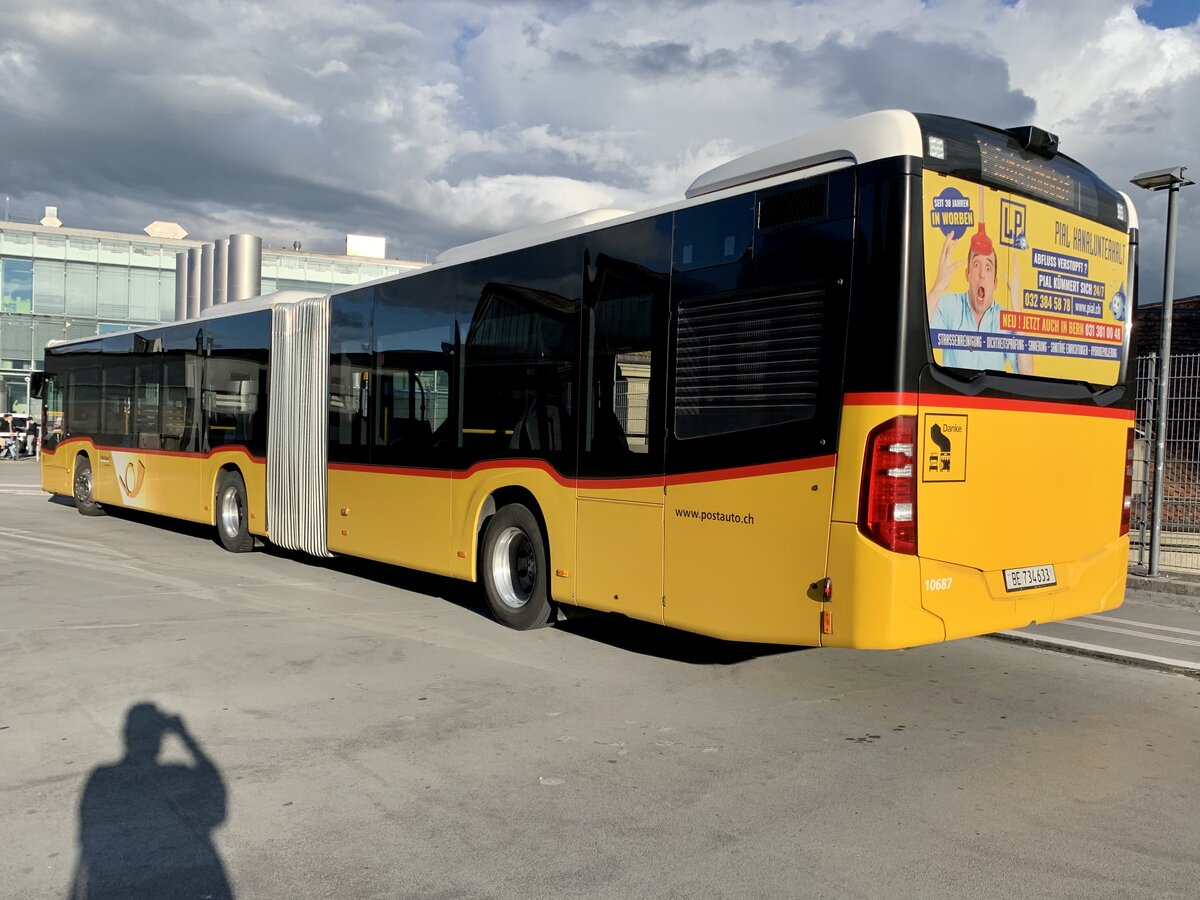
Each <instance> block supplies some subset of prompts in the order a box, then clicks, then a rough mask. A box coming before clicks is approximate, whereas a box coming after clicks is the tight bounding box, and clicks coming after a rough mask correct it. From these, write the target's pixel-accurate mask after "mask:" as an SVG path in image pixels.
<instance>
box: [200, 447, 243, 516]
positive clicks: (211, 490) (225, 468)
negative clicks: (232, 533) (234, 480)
mask: <svg viewBox="0 0 1200 900" xmlns="http://www.w3.org/2000/svg"><path fill="white" fill-rule="evenodd" d="M226 472H232V473H233V474H235V475H237V476H238V477H239V478H241V479H242V484H243V485H246V473H245V472H243V471H242V467H241V466H239V465H238V464H237V463H236V462H234V461H233V460H228V461H226V462H223V463H221V465H219V466H217V467H216V468H215V469H213V473H212V481H211V482H210V483H209V485H208V496H209V498H210V501H211V502H210V503H209V517H208V518H209V522H208V524H209V525H213V526H215V525H216V524H217V486H218V485H219V484H220V483H221V476H222V475H224V474H225V473H226ZM247 491H249V486H248V485H247Z"/></svg>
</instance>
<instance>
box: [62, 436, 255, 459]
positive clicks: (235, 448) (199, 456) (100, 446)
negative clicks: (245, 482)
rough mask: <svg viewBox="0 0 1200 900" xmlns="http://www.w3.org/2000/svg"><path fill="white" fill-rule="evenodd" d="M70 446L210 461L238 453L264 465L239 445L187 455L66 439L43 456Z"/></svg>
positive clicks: (86, 440) (81, 439) (180, 451)
mask: <svg viewBox="0 0 1200 900" xmlns="http://www.w3.org/2000/svg"><path fill="white" fill-rule="evenodd" d="M71 444H80V445H90V446H92V447H95V448H96V450H97V451H100V450H105V451H107V452H109V453H144V454H146V455H147V456H176V457H179V458H180V459H212V458H213V457H214V456H216V455H217V454H218V453H240V454H242V455H243V456H245V457H246V458H247V459H249V460H250V461H251V462H255V463H258V464H259V465H266V462H267V460H266V457H262V456H255V455H254V454H252V453H251V452H250V451H249V450H247V449H246V448H245V447H243V446H242V445H241V444H230V445H229V446H228V447H218V448H217V449H216V450H209V451H208V452H207V453H188V452H187V451H186V450H148V449H143V448H141V447H112V446H109V445H107V444H93V443H91V441H89V440H88V439H87V438H67V440H65V441H63V442H62V443H60V444H59V445H58V446H57V447H55V448H54V449H53V450H48V449H46V448H44V447H43V448H42V455H43V456H54V455H55V454H56V453H57V452H58V451H59V450H62V449H64V448H65V447H69V446H70V445H71Z"/></svg>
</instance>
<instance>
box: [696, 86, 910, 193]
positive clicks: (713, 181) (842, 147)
mask: <svg viewBox="0 0 1200 900" xmlns="http://www.w3.org/2000/svg"><path fill="white" fill-rule="evenodd" d="M922 152H923V151H922V149H921V126H920V125H919V124H917V117H916V116H915V115H914V114H913V113H911V112H906V111H904V110H899V109H887V110H882V111H880V112H872V113H867V114H866V115H862V116H856V117H855V118H853V119H847V120H846V121H845V122H839V123H838V124H836V125H829V126H827V127H825V128H818V129H817V130H816V131H810V132H809V133H808V134H803V135H801V136H799V137H794V138H791V139H789V140H786V141H781V142H780V143H778V144H773V145H772V146H770V147H764V148H763V149H761V150H755V151H754V152H753V153H747V154H746V155H745V156H740V157H738V158H737V159H733V160H730V161H729V162H727V163H724V164H723V165H720V166H717V167H716V168H715V169H710V170H709V171H707V172H705V173H704V174H703V175H701V176H700V177H699V178H697V179H696V180H695V181H693V182H692V184H691V187H689V188H688V189H687V190H686V191H685V192H684V196H685V197H687V198H688V199H689V200H690V199H692V198H693V197H700V196H703V195H704V194H711V193H714V192H715V191H720V190H724V189H725V188H731V187H736V186H738V185H742V184H749V183H750V182H753V181H761V180H762V179H764V178H771V177H772V176H775V175H784V174H787V173H788V172H795V171H798V170H800V169H806V168H808V167H810V166H814V165H818V164H820V163H823V162H830V161H832V160H837V159H848V160H852V161H853V162H855V163H865V162H871V161H872V160H876V159H887V158H889V157H892V156H917V157H919V156H921V155H922Z"/></svg>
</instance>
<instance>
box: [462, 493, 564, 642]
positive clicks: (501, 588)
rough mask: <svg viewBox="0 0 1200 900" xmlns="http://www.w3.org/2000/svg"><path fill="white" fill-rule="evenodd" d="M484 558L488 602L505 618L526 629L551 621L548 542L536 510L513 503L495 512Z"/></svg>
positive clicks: (486, 534)
mask: <svg viewBox="0 0 1200 900" xmlns="http://www.w3.org/2000/svg"><path fill="white" fill-rule="evenodd" d="M480 563H481V565H482V567H483V587H484V591H485V593H486V594H487V601H488V607H489V608H490V609H491V611H492V615H494V616H495V617H496V620H497V621H498V622H500V624H502V625H507V626H508V627H509V628H515V629H517V630H518V631H524V630H526V629H529V628H540V627H541V626H543V625H546V624H548V623H549V622H550V621H551V619H552V614H553V611H554V608H553V606H552V604H551V603H550V584H549V574H550V573H549V571H548V565H547V561H546V543H545V541H544V540H543V539H542V530H541V528H539V527H538V523H537V519H535V518H534V516H533V513H531V512H530V511H529V510H528V509H526V508H525V507H524V506H522V505H521V504H519V503H512V504H509V505H508V506H505V507H502V508H501V509H500V510H499V511H498V512H497V513H496V514H495V515H494V516H492V518H491V520H490V521H489V522H488V525H487V529H486V530H485V531H484V534H483V551H482V554H481V560H480Z"/></svg>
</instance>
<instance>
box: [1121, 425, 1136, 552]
mask: <svg viewBox="0 0 1200 900" xmlns="http://www.w3.org/2000/svg"><path fill="white" fill-rule="evenodd" d="M1123 493H1124V494H1125V496H1124V498H1123V499H1122V500H1121V533H1120V535H1119V537H1124V536H1125V535H1127V534H1129V513H1130V510H1132V508H1133V429H1132V428H1130V429H1129V436H1128V437H1126V438H1125V490H1124V491H1123Z"/></svg>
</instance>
